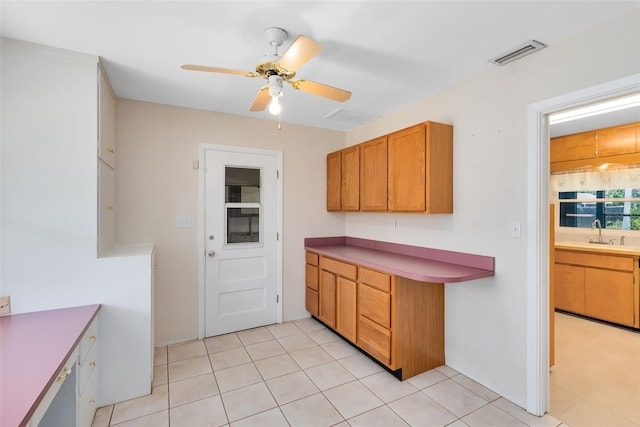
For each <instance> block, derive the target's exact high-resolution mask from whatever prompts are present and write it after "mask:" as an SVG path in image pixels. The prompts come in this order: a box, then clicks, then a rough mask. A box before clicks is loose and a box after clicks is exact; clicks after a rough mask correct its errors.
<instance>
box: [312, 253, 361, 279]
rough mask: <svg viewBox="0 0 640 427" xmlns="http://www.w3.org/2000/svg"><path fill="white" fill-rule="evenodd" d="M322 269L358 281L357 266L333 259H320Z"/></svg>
mask: <svg viewBox="0 0 640 427" xmlns="http://www.w3.org/2000/svg"><path fill="white" fill-rule="evenodd" d="M320 268H321V269H323V270H326V271H330V272H332V273H335V274H337V275H338V276H342V277H346V278H347V279H351V280H356V277H357V270H358V269H357V267H356V266H355V265H353V264H347V263H346V262H342V261H337V260H335V259H331V258H326V257H320Z"/></svg>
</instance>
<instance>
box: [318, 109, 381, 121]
mask: <svg viewBox="0 0 640 427" xmlns="http://www.w3.org/2000/svg"><path fill="white" fill-rule="evenodd" d="M324 118H325V119H331V120H337V121H340V122H345V123H358V124H361V125H362V124H365V123H367V122H370V121H371V120H374V119H377V118H379V116H376V115H375V114H369V113H362V112H358V111H349V110H345V109H343V108H338V109H336V110H334V111H332V112H330V113H329V114H327V115H326V116H324Z"/></svg>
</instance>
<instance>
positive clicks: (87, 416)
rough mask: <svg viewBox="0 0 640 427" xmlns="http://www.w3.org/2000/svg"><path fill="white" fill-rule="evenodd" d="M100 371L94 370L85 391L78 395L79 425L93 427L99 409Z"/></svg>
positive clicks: (79, 426)
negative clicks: (94, 417)
mask: <svg viewBox="0 0 640 427" xmlns="http://www.w3.org/2000/svg"><path fill="white" fill-rule="evenodd" d="M97 394H98V373H97V372H93V375H91V377H90V378H89V382H88V383H87V385H86V387H85V388H84V391H83V392H82V393H81V394H80V395H79V396H78V427H91V424H92V422H93V416H94V415H95V413H96V409H97V405H98V404H97Z"/></svg>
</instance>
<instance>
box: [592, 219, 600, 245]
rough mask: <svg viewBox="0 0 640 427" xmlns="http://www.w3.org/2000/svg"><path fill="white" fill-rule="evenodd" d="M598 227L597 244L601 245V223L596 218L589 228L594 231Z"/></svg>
mask: <svg viewBox="0 0 640 427" xmlns="http://www.w3.org/2000/svg"><path fill="white" fill-rule="evenodd" d="M596 227H598V243H602V223H601V222H600V220H599V219H598V218H596V219H594V220H593V222H592V223H591V228H592V229H595V228H596Z"/></svg>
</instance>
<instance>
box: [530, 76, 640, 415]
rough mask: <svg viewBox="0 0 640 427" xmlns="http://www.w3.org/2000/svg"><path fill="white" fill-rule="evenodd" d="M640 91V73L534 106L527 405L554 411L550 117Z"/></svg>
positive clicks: (537, 412)
mask: <svg viewBox="0 0 640 427" xmlns="http://www.w3.org/2000/svg"><path fill="white" fill-rule="evenodd" d="M638 91H640V74H635V75H632V76H629V77H625V78H622V79H618V80H614V81H611V82H607V83H604V84H601V85H597V86H593V87H590V88H587V89H583V90H580V91H577V92H573V93H570V94H566V95H562V96H559V97H556V98H552V99H548V100H545V101H542V102H538V103H535V104H531V105H529V108H528V132H527V133H528V139H527V158H528V164H529V168H528V171H527V235H528V236H529V238H528V239H527V330H526V334H527V338H526V342H527V349H526V350H527V351H526V354H527V361H526V367H527V368H526V376H527V382H526V384H527V390H526V395H527V399H526V405H527V407H526V409H527V411H528V412H530V413H532V414H534V415H539V416H542V415H544V414H545V413H546V412H548V411H549V404H550V396H549V252H550V250H549V240H550V239H549V230H550V227H551V225H552V222H551V219H550V217H549V174H550V167H549V159H550V157H549V143H548V142H549V135H550V131H549V115H550V114H551V113H554V112H558V111H563V110H566V109H569V108H572V107H577V106H580V105H587V104H594V103H597V102H600V101H603V100H607V99H611V98H615V97H620V96H623V95H628V94H631V93H634V92H638Z"/></svg>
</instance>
